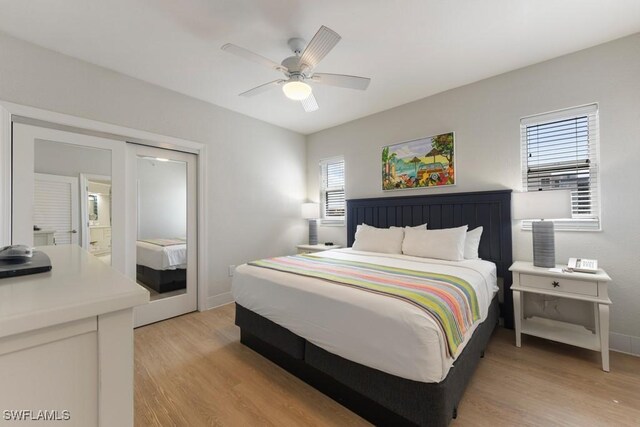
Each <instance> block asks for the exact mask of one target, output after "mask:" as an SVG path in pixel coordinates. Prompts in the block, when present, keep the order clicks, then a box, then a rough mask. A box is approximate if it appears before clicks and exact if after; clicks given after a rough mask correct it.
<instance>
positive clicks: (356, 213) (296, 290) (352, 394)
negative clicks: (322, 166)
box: [233, 191, 512, 426]
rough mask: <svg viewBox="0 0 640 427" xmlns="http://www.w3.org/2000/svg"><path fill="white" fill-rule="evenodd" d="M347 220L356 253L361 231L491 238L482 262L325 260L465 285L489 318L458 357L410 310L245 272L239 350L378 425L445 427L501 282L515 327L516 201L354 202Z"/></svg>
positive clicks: (495, 309) (483, 340) (492, 316)
mask: <svg viewBox="0 0 640 427" xmlns="http://www.w3.org/2000/svg"><path fill="white" fill-rule="evenodd" d="M347 215H348V223H347V232H348V236H347V237H348V246H349V247H351V246H352V244H353V242H354V235H355V230H356V226H357V225H358V224H361V223H366V224H369V225H373V226H376V227H381V228H385V227H389V226H415V225H419V224H423V223H425V222H427V223H428V224H429V228H430V229H437V228H450V227H455V226H459V225H463V224H469V228H475V227H476V226H483V227H484V230H485V232H484V233H483V237H482V240H481V242H480V247H479V253H480V256H481V258H482V259H483V260H478V261H463V262H458V263H452V262H446V261H435V260H425V259H412V257H407V256H403V255H398V256H388V255H384V256H381V255H380V254H374V253H364V252H361V251H354V250H352V249H346V250H333V251H328V252H324V253H320V254H317V257H319V258H326V259H325V260H323V261H322V262H346V261H345V260H350V261H349V262H369V263H375V264H376V265H382V266H385V265H387V266H394V267H397V266H398V265H401V266H402V267H403V268H407V269H410V270H424V271H432V272H437V273H447V274H453V275H456V276H462V277H464V279H465V280H466V281H467V282H469V283H471V284H472V286H473V287H474V288H475V289H476V291H477V295H478V303H479V304H478V305H479V307H480V315H481V318H480V321H479V322H478V323H477V324H476V325H475V326H474V328H473V329H471V330H468V331H466V333H465V336H464V341H463V342H462V344H461V345H460V347H459V348H458V349H457V351H456V352H455V354H453V356H454V357H451V356H449V355H447V353H446V349H445V344H443V339H442V336H441V334H440V335H439V334H438V333H439V330H438V329H437V327H435V326H434V325H433V324H431V323H430V320H431V319H427V318H425V317H424V316H419V313H418V312H417V311H416V310H417V309H414V308H413V307H411V306H408V305H407V304H404V302H402V301H394V300H392V299H391V300H390V299H388V298H387V299H384V300H383V299H381V297H380V296H379V295H368V294H366V293H364V294H365V295H362V294H363V293H362V292H361V291H359V290H355V289H351V288H349V287H340V286H333V287H332V290H331V292H330V293H329V292H327V290H326V284H324V285H323V284H322V283H320V282H322V281H321V280H319V279H317V278H312V277H304V276H298V275H292V274H290V273H286V272H283V271H273V270H270V269H264V268H259V267H257V266H241V267H239V268H238V269H237V270H236V275H235V277H234V284H233V293H234V297H235V298H236V302H237V303H236V324H237V325H238V326H240V328H241V342H242V343H243V344H245V345H247V346H248V347H250V348H252V349H254V350H255V351H257V352H259V353H261V354H262V355H264V356H265V357H267V358H269V359H271V360H272V361H274V362H275V363H277V364H279V365H280V366H282V367H283V368H285V369H287V370H288V371H289V372H291V373H293V374H294V375H296V376H298V377H299V378H301V379H303V380H304V381H306V382H308V383H309V384H311V385H313V386H314V387H316V388H317V389H319V390H320V391H322V392H324V393H325V394H327V395H329V396H330V397H332V398H334V399H335V400H336V401H338V402H340V403H341V404H343V405H344V406H346V407H348V408H350V409H351V410H353V411H354V412H356V413H358V414H360V415H361V416H363V417H364V418H366V419H368V420H369V421H371V422H373V423H375V424H378V425H380V424H386V425H388V424H394V425H398V424H400V425H402V424H408V425H411V424H413V425H434V426H441V425H447V424H448V423H449V421H450V420H451V418H452V417H455V416H456V411H457V405H458V402H459V401H460V399H461V397H462V393H463V391H464V389H465V387H466V384H467V383H468V381H469V379H470V378H471V376H472V374H473V372H474V370H475V367H476V366H477V364H478V362H479V360H480V357H481V356H482V355H483V352H484V349H485V348H486V345H487V343H488V341H489V339H490V336H491V333H492V331H493V329H494V327H495V325H496V323H497V321H498V316H499V302H498V297H497V294H496V292H495V291H496V282H497V278H498V277H500V278H501V280H502V282H503V294H504V303H503V305H502V307H503V308H504V310H503V312H502V316H503V317H504V319H505V325H506V326H510V325H511V322H512V314H511V311H509V310H508V309H507V308H508V307H510V306H511V292H510V285H511V276H510V274H509V272H508V267H509V266H510V264H511V219H510V191H491V192H475V193H457V194H445V195H437V196H410V197H388V198H376V199H359V200H349V201H348V202H347ZM368 265H369V264H368ZM335 288H337V289H335ZM358 292H360V294H359V295H357V296H356V295H355V293H358ZM354 319H355V320H354ZM380 337H384V339H381V338H380Z"/></svg>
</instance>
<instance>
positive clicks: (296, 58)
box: [222, 25, 371, 112]
mask: <svg viewBox="0 0 640 427" xmlns="http://www.w3.org/2000/svg"><path fill="white" fill-rule="evenodd" d="M340 39H341V37H340V35H339V34H338V33H336V32H335V31H333V30H332V29H330V28H327V27H325V26H324V25H323V26H322V27H320V29H319V30H318V32H317V33H316V34H315V36H313V38H312V39H311V41H310V42H309V44H308V45H306V47H305V44H306V42H305V41H304V40H303V39H301V38H293V39H289V42H288V44H289V47H290V48H291V50H293V56H289V57H288V58H285V59H284V60H283V61H282V63H280V64H278V63H277V62H274V61H272V60H270V59H268V58H265V57H264V56H262V55H258V54H257V53H253V52H251V51H250V50H247V49H245V48H242V47H240V46H236V45H234V44H231V43H227V44H225V45H224V46H222V50H224V51H225V52H229V53H232V54H234V55H237V56H240V57H242V58H244V59H248V60H249V61H253V62H257V63H258V64H262V65H265V66H267V67H269V68H271V69H273V70H277V71H280V72H282V73H283V74H284V75H285V77H286V79H278V80H274V81H272V82H269V83H265V84H263V85H260V86H258V87H255V88H253V89H250V90H248V91H246V92H243V93H241V94H240V96H254V95H258V94H261V93H263V92H267V91H268V90H271V89H273V88H275V87H278V86H282V91H283V92H284V94H285V96H286V97H287V98H289V99H292V100H294V101H300V102H301V103H302V107H303V108H304V110H305V111H306V112H311V111H316V110H317V109H318V103H317V102H316V98H315V97H314V96H313V90H312V88H311V86H310V85H309V83H317V84H324V85H330V86H338V87H344V88H349V89H359V90H365V89H366V88H367V87H368V86H369V82H370V81H371V79H369V78H366V77H357V76H348V75H345V74H328V73H314V72H313V70H314V68H315V67H316V66H317V65H318V63H319V62H320V61H321V60H322V59H323V58H324V57H325V56H326V55H327V54H328V53H329V52H330V51H331V49H333V47H334V46H335V45H336V44H337V43H338V42H339V41H340Z"/></svg>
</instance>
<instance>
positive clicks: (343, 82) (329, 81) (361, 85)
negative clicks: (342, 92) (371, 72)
mask: <svg viewBox="0 0 640 427" xmlns="http://www.w3.org/2000/svg"><path fill="white" fill-rule="evenodd" d="M311 81H312V82H314V83H319V84H323V85H329V86H339V87H346V88H348V89H359V90H365V89H366V88H367V87H369V83H370V82H371V79H370V78H368V77H358V76H347V75H346V74H328V73H314V74H313V76H311Z"/></svg>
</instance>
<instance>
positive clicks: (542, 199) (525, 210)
mask: <svg viewBox="0 0 640 427" xmlns="http://www.w3.org/2000/svg"><path fill="white" fill-rule="evenodd" d="M511 200H512V202H513V219H560V218H571V191H569V190H553V191H526V192H522V193H513V194H512V195H511Z"/></svg>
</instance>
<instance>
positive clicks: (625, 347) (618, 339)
mask: <svg viewBox="0 0 640 427" xmlns="http://www.w3.org/2000/svg"><path fill="white" fill-rule="evenodd" d="M609 348H610V349H611V351H617V352H619V353H626V354H630V355H632V356H640V337H634V336H632V335H624V334H618V333H616V332H611V333H610V334H609Z"/></svg>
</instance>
